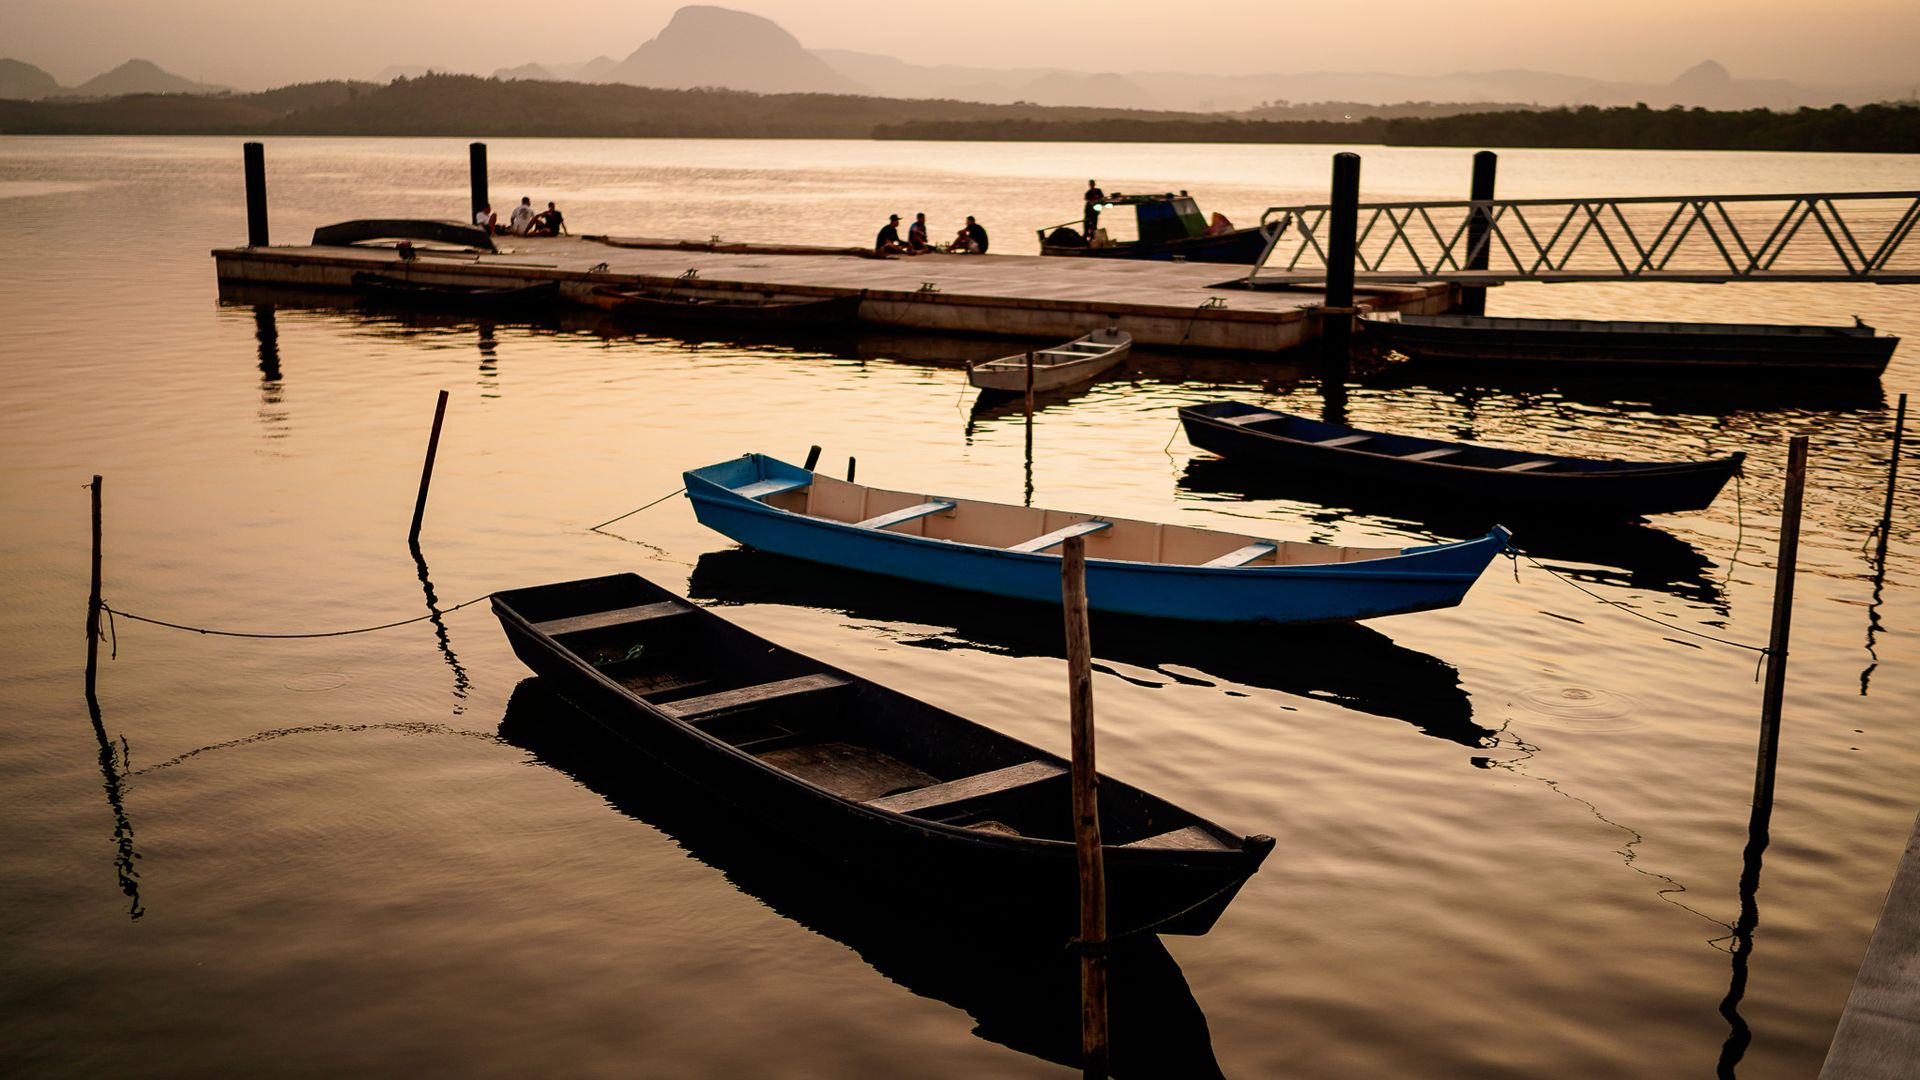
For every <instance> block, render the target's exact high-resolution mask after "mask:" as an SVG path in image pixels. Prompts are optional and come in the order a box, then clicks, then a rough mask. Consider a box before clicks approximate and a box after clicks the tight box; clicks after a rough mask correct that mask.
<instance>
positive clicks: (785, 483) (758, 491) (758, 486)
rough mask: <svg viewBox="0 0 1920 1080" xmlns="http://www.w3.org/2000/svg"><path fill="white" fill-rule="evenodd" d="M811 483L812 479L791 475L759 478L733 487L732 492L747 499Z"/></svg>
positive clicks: (776, 493)
mask: <svg viewBox="0 0 1920 1080" xmlns="http://www.w3.org/2000/svg"><path fill="white" fill-rule="evenodd" d="M812 484H813V481H811V480H800V479H795V478H793V477H787V478H783V479H777V480H759V481H756V482H754V483H751V484H746V485H743V486H741V487H737V488H734V489H733V493H734V494H735V495H740V496H743V497H745V498H749V499H764V498H766V497H767V496H769V495H778V494H780V493H781V492H783V491H792V490H793V489H794V488H803V487H810V486H811V485H812Z"/></svg>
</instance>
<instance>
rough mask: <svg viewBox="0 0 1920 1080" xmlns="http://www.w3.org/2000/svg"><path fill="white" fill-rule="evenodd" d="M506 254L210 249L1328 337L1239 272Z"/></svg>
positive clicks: (1444, 304)
mask: <svg viewBox="0 0 1920 1080" xmlns="http://www.w3.org/2000/svg"><path fill="white" fill-rule="evenodd" d="M500 243H501V246H502V247H503V248H504V249H507V250H503V251H501V252H499V253H498V254H487V253H483V252H478V251H471V250H437V249H431V248H421V249H418V250H417V251H416V252H415V254H414V257H413V258H411V259H403V258H401V257H400V253H399V252H397V251H396V250H395V249H394V248H393V247H391V246H388V247H371V246H368V247H358V246H339V247H333V246H311V245H307V246H298V247H236V248H222V249H217V250H215V251H214V252H213V257H214V260H215V267H216V272H217V275H218V277H219V281H220V283H221V285H222V286H227V285H240V284H248V285H277V286H285V287H290V288H301V289H351V288H352V287H353V284H352V283H353V275H354V274H356V273H364V272H374V273H381V274H389V275H393V276H396V277H405V278H408V279H411V280H415V281H421V282H431V283H443V284H469V285H480V286H513V285H531V284H536V283H539V282H545V281H558V282H559V283H560V292H561V296H562V298H563V299H565V300H568V301H571V302H574V303H580V304H589V303H591V300H590V299H589V297H590V296H591V293H592V290H593V289H594V288H595V287H597V286H602V285H616V286H633V285H646V286H655V287H658V286H664V285H673V286H675V287H676V288H679V289H685V290H687V291H688V292H689V293H690V294H691V295H702V294H704V295H710V296H724V295H726V294H728V293H730V292H753V293H756V294H770V295H774V296H781V297H806V296H813V297H820V296H845V295H852V294H857V295H859V296H860V297H861V298H862V302H861V305H860V322H861V324H862V325H863V326H870V327H876V328H890V329H905V330H921V331H930V332H938V333H960V334H990V335H996V336H1004V337H1021V338H1063V339H1064V338H1071V337H1078V336H1080V335H1081V334H1084V333H1086V332H1087V331H1088V330H1090V329H1093V328H1095V327H1098V326H1104V325H1106V324H1108V323H1115V324H1117V325H1118V326H1119V328H1120V329H1122V330H1125V331H1127V332H1128V333H1130V334H1132V335H1133V337H1134V340H1135V341H1136V342H1137V343H1138V344H1140V345H1143V346H1153V347H1162V348H1175V349H1209V350H1214V349H1220V350H1232V351H1235V352H1253V353H1263V352H1264V353H1270V352H1275V351H1278V350H1281V349H1289V348H1293V347H1296V346H1299V345H1303V344H1306V343H1308V342H1310V341H1312V340H1314V339H1315V338H1318V337H1319V336H1320V334H1321V328H1322V323H1323V313H1322V310H1321V309H1322V300H1323V295H1322V290H1321V289H1318V288H1314V287H1310V286H1307V287H1302V288H1299V289H1297V290H1258V291H1256V290H1247V289H1241V288H1236V287H1234V284H1233V283H1234V280H1235V277H1236V275H1235V270H1236V268H1235V267H1230V266H1218V265H1212V264H1205V263H1176V262H1156V261H1147V260H1126V259H1062V258H1043V257H1041V256H1038V255H947V254H926V255H918V256H894V257H889V258H884V259H883V258H874V257H870V256H866V255H863V254H857V253H854V252H851V251H848V250H847V249H831V248H819V249H809V248H804V247H794V246H780V247H775V246H771V245H750V244H713V245H702V244H695V243H688V242H679V241H654V240H616V239H609V238H604V237H594V238H586V237H503V238H500ZM1358 291H1359V293H1360V295H1359V296H1358V297H1357V298H1356V300H1357V305H1358V306H1361V307H1362V309H1363V310H1372V311H1405V312H1412V313H1415V314H1431V313H1435V312H1440V311H1445V310H1447V309H1448V308H1449V307H1451V306H1452V305H1453V303H1454V301H1455V299H1456V293H1457V289H1456V287H1455V286H1452V285H1450V284H1447V283H1445V282H1420V283H1412V284H1405V285H1398V284H1396V285H1381V286H1368V287H1366V288H1363V289H1361V290H1358Z"/></svg>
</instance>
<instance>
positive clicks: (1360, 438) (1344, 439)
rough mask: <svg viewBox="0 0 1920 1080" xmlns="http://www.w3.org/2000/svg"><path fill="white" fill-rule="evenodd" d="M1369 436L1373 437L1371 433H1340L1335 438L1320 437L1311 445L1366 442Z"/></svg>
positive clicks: (1345, 444)
mask: <svg viewBox="0 0 1920 1080" xmlns="http://www.w3.org/2000/svg"><path fill="white" fill-rule="evenodd" d="M1371 438H1373V436H1371V435H1342V436H1340V437H1339V438H1337V439H1321V440H1320V441H1319V442H1316V443H1314V444H1313V445H1315V446H1352V445H1353V444H1354V443H1362V442H1366V441H1367V440H1368V439H1371Z"/></svg>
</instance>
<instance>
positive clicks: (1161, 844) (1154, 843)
mask: <svg viewBox="0 0 1920 1080" xmlns="http://www.w3.org/2000/svg"><path fill="white" fill-rule="evenodd" d="M1120 846H1121V847H1130V848H1177V849H1180V850H1183V851H1232V850H1233V848H1232V847H1231V846H1229V845H1228V844H1226V843H1224V842H1222V841H1221V839H1220V838H1219V837H1217V836H1215V835H1213V834H1212V833H1210V832H1208V831H1207V830H1205V829H1203V828H1201V827H1200V826H1198V825H1189V826H1187V827H1186V828H1184V829H1175V830H1173V831H1172V832H1164V833H1161V834H1160V835H1158V836H1149V837H1146V838H1144V839H1141V840H1135V841H1134V842H1133V843H1131V844H1121V845H1120Z"/></svg>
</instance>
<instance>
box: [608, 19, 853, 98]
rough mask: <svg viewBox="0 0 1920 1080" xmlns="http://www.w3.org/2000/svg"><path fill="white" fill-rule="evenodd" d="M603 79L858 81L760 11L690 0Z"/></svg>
mask: <svg viewBox="0 0 1920 1080" xmlns="http://www.w3.org/2000/svg"><path fill="white" fill-rule="evenodd" d="M601 78H603V79H605V80H606V81H608V82H624V83H633V84H635V85H637V86H659V87H667V88H672V89H684V88H687V87H693V86H728V87H733V88H734V89H738V90H755V91H759V92H761V93H790V92H802V93H807V92H813V93H837V94H858V93H861V92H863V88H862V87H861V86H860V85H859V84H858V83H856V82H854V81H853V80H852V79H849V78H847V77H846V76H844V75H842V74H840V73H839V72H837V71H835V70H833V68H831V67H829V66H827V64H826V62H825V61H823V60H821V59H820V58H819V57H817V56H815V55H813V54H812V53H810V52H808V51H807V50H806V49H804V48H802V47H801V45H800V42H799V40H798V39H796V38H795V37H794V36H793V35H792V34H789V33H787V31H786V30H784V29H782V28H781V27H780V24H779V23H776V22H774V21H773V20H772V19H768V18H766V17H764V16H760V15H754V14H752V13H750V12H745V11H735V10H733V9H732V8H723V7H714V6H713V5H711V4H695V5H690V6H688V7H683V8H681V9H680V10H678V11H676V12H674V13H673V18H671V19H669V20H668V21H667V25H666V26H665V27H664V28H662V29H661V31H660V33H659V35H658V36H657V37H655V38H653V40H651V41H648V42H647V43H646V44H644V45H641V46H640V47H639V48H638V49H635V50H634V52H633V55H631V56H629V57H627V58H626V59H625V60H623V61H621V62H620V64H619V66H618V67H616V68H614V69H613V70H612V71H610V72H607V73H606V74H605V75H603V76H601Z"/></svg>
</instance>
